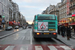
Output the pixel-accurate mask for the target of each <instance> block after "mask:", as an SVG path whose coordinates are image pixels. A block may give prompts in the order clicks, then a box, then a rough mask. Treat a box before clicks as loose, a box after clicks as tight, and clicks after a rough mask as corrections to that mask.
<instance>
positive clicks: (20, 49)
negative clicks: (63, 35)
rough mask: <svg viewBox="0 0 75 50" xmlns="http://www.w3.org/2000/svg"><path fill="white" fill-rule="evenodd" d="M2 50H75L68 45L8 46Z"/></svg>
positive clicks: (0, 48)
mask: <svg viewBox="0 0 75 50" xmlns="http://www.w3.org/2000/svg"><path fill="white" fill-rule="evenodd" d="M0 50H74V49H72V48H70V47H68V46H66V45H6V46H4V47H3V46H2V47H0Z"/></svg>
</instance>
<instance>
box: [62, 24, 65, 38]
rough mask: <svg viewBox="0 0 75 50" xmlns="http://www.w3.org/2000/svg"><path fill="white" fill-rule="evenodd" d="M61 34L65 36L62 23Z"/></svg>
mask: <svg viewBox="0 0 75 50" xmlns="http://www.w3.org/2000/svg"><path fill="white" fill-rule="evenodd" d="M61 35H62V37H64V36H65V26H64V24H62V27H61Z"/></svg>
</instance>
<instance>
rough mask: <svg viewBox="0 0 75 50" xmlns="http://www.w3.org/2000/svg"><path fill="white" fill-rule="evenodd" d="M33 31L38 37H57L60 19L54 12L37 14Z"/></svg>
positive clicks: (35, 36) (34, 35)
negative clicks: (58, 19)
mask: <svg viewBox="0 0 75 50" xmlns="http://www.w3.org/2000/svg"><path fill="white" fill-rule="evenodd" d="M32 33H33V37H34V39H36V38H57V33H58V21H57V16H56V15H53V14H37V15H35V16H34V21H33V28H32Z"/></svg>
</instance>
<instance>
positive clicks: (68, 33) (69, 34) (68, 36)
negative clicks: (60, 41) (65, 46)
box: [67, 26, 71, 40]
mask: <svg viewBox="0 0 75 50" xmlns="http://www.w3.org/2000/svg"><path fill="white" fill-rule="evenodd" d="M70 37H71V28H70V27H69V26H68V27H67V40H70Z"/></svg>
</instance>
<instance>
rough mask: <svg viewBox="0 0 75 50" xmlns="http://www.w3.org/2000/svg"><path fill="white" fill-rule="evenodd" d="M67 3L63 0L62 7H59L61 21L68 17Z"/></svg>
mask: <svg viewBox="0 0 75 50" xmlns="http://www.w3.org/2000/svg"><path fill="white" fill-rule="evenodd" d="M66 3H67V1H66V0H63V1H62V2H61V5H60V6H59V16H60V17H59V19H60V20H61V19H62V18H65V17H66V16H67V11H66V10H67V7H66V6H67V4H66Z"/></svg>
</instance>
